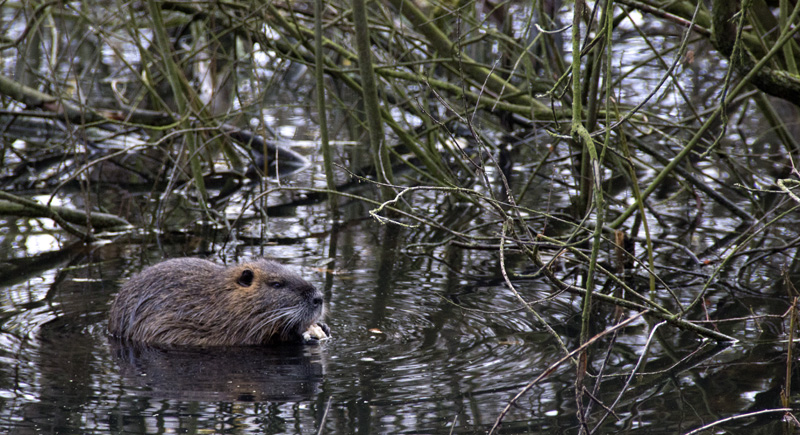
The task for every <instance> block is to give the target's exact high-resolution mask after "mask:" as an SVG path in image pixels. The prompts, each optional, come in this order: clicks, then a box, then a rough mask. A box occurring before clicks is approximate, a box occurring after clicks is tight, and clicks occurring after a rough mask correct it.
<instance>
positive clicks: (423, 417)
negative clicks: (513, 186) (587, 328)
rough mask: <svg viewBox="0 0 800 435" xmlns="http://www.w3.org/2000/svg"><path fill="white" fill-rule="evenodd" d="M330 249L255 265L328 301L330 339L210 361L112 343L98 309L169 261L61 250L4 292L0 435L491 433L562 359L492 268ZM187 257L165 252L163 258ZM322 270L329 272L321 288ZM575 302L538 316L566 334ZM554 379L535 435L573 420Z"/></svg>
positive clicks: (352, 243)
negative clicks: (306, 283) (527, 388)
mask: <svg viewBox="0 0 800 435" xmlns="http://www.w3.org/2000/svg"><path fill="white" fill-rule="evenodd" d="M331 237H332V238H335V239H337V243H338V249H339V250H340V252H342V253H343V254H342V255H339V256H337V258H336V259H335V263H334V264H330V263H329V264H325V263H324V262H320V261H319V258H318V257H316V258H315V257H314V256H313V254H314V253H317V252H318V253H323V252H324V251H325V249H326V248H324V247H323V246H321V245H319V244H315V243H314V242H313V241H310V240H307V241H306V244H304V245H295V246H273V247H266V248H264V254H265V255H268V256H271V257H275V258H278V259H280V260H281V261H283V262H285V263H287V264H290V265H292V266H293V267H295V268H296V269H297V270H299V271H301V272H302V273H303V275H305V276H306V277H308V279H309V280H310V281H312V282H313V283H314V284H315V285H317V286H318V287H320V288H324V289H325V292H326V294H327V296H328V299H329V302H328V307H329V315H328V323H329V324H330V326H331V328H332V330H333V339H332V340H330V341H327V342H324V343H322V344H320V345H307V346H294V345H290V346H277V347H270V348H245V349H232V350H230V349H229V350H216V351H201V350H194V351H192V350H185V351H181V350H155V349H133V348H128V347H124V346H122V345H121V344H119V343H117V342H115V341H114V340H110V339H109V338H108V337H107V336H106V330H105V328H106V313H107V309H108V303H109V302H110V300H111V298H112V297H113V295H114V294H115V292H116V291H117V289H118V287H119V285H120V283H121V282H123V281H124V280H125V279H127V278H128V277H130V276H131V275H132V274H133V273H134V272H136V271H137V270H139V269H141V268H142V267H143V266H144V265H145V263H148V264H149V263H151V262H155V261H158V260H159V259H161V258H163V257H164V256H165V254H164V253H162V252H160V251H158V250H155V249H149V250H143V249H142V248H141V247H139V246H136V245H126V244H123V243H121V242H114V243H110V244H107V245H103V246H97V247H90V248H84V247H75V248H74V249H70V248H69V247H65V249H64V251H65V252H64V253H63V256H62V258H57V259H54V260H53V262H52V263H50V264H49V267H50V268H49V269H46V270H43V271H41V272H38V271H37V272H34V273H33V274H32V275H34V276H29V277H28V278H23V279H22V280H21V281H20V282H16V283H14V282H8V283H5V285H6V290H5V291H4V292H3V294H4V300H3V305H2V308H3V323H2V324H3V331H2V335H0V340H2V343H3V346H2V360H1V361H2V364H0V370H2V379H3V380H4V381H3V384H2V390H1V391H2V410H1V411H0V416H1V417H2V420H1V421H0V427H2V428H3V429H4V430H8V431H10V432H13V433H42V432H44V433H82V432H87V431H88V432H114V433H118V432H123V433H141V432H157V433H169V432H173V431H178V432H183V431H189V432H195V431H198V432H204V431H207V432H213V433H217V432H220V433H239V432H261V431H266V432H270V433H280V432H313V431H315V430H317V428H318V427H319V425H320V424H323V425H324V427H325V428H327V429H328V430H330V431H333V432H340V433H346V432H351V431H371V432H384V433H395V432H403V431H422V432H440V431H448V430H449V428H451V427H452V426H453V425H454V424H455V425H456V426H457V427H459V428H461V430H470V428H478V427H480V426H483V425H486V424H488V423H491V422H492V421H493V419H494V418H496V416H497V413H498V411H499V409H500V408H499V406H500V405H502V404H503V402H504V401H505V400H507V399H508V398H509V397H510V396H511V395H513V394H515V393H516V392H517V391H518V390H519V388H520V387H521V386H522V385H524V383H525V382H526V381H527V380H528V377H530V376H535V375H536V374H538V373H540V372H541V369H542V368H543V367H545V366H546V365H547V364H549V363H551V362H552V361H554V360H555V359H556V358H557V357H558V348H557V346H556V344H555V343H553V341H552V339H551V338H550V337H548V336H547V335H546V334H544V333H542V332H541V331H539V330H538V329H539V328H536V327H535V326H534V323H535V321H534V320H532V319H531V318H529V316H528V315H526V314H525V313H524V312H523V311H520V310H519V308H518V302H517V301H516V299H515V298H514V296H513V295H512V294H511V293H510V292H509V291H508V290H506V289H504V288H503V286H502V285H501V284H500V283H499V282H498V281H497V277H495V276H493V275H492V274H493V272H492V271H491V269H493V267H492V260H491V256H490V255H485V256H479V257H477V258H473V259H469V261H473V262H475V263H476V266H477V267H479V268H482V269H484V270H485V271H486V273H487V275H486V277H485V279H477V278H475V277H470V276H462V275H459V274H457V273H455V272H451V271H448V269H447V268H445V267H443V264H442V263H440V262H436V261H433V260H432V259H430V258H427V257H413V256H406V255H399V254H396V253H395V251H397V250H400V248H399V247H397V246H395V245H396V244H397V243H399V240H400V239H402V238H403V234H402V233H399V232H395V231H387V230H385V229H383V228H378V227H377V226H376V225H374V224H373V223H372V222H369V221H365V222H363V223H361V224H356V225H352V226H350V227H347V228H344V229H342V230H341V231H340V232H338V233H337V234H335V235H331ZM388 239H391V240H388ZM26 241H27V242H29V241H31V238H29V237H24V236H18V238H17V242H18V243H20V244H22V243H25V242H26ZM320 241H326V240H324V239H321V240H320ZM356 243H357V244H356ZM181 249H185V247H183V246H172V247H170V250H169V252H168V253H167V254H166V255H167V256H175V255H180V251H181ZM260 250H261V248H256V247H253V248H250V249H248V250H247V251H246V252H241V255H242V256H250V255H260V254H261V252H259V251H260ZM387 257H389V258H387ZM481 257H484V258H481ZM17 260H23V259H22V258H20V259H17ZM24 260H26V261H29V260H33V259H28V258H26V259H24ZM9 262H10V263H11V264H14V263H15V261H14V259H9ZM30 263H32V264H36V263H35V262H34V261H30ZM481 263H483V264H481ZM317 264H322V267H320V266H318V265H317ZM21 267H26V266H21ZM42 267H48V266H42ZM331 267H333V269H331ZM325 271H331V272H334V273H333V274H331V275H329V276H328V278H329V279H330V281H327V282H326V276H325V274H324V272H325ZM19 275H20V276H23V277H25V276H26V272H25V271H20V274H19ZM5 276H6V277H8V276H9V275H5ZM522 289H523V290H524V291H526V292H529V294H533V293H535V292H537V291H542V292H547V291H549V290H548V289H537V288H536V286H533V285H529V286H523V287H522ZM545 295H546V294H544V293H543V296H545ZM560 305H563V306H560ZM569 305H570V303H569V302H566V303H565V302H564V301H560V302H553V303H551V304H550V306H548V307H547V308H546V309H544V310H543V312H545V313H546V315H548V316H554V317H562V318H564V320H565V321H568V320H569V316H570V314H569V313H570V312H572V311H573V307H570V306H569ZM497 312H500V313H504V314H501V315H497ZM564 369H567V371H570V369H569V368H568V366H565V367H564ZM559 378H560V372H558V371H557V372H556V373H554V374H553V375H552V376H551V381H548V382H546V383H545V384H544V385H543V386H544V389H542V390H540V391H537V392H534V394H533V397H531V398H529V399H528V400H535V401H536V402H538V405H537V406H536V407H535V408H536V410H537V414H539V413H541V417H540V418H541V419H542V420H541V424H543V425H544V426H545V427H546V426H551V425H553V424H557V423H558V422H559V421H562V420H563V422H564V424H566V425H569V424H570V423H569V422H570V421H571V420H573V416H572V413H573V411H572V410H569V409H564V408H563V405H564V404H563V403H562V401H561V399H560V396H561V395H562V394H567V395H569V394H570V393H569V391H570V385H569V382H570V381H569V377H567V378H566V379H564V381H563V382H565V383H563V384H562V383H561V382H556V383H555V384H551V383H550V382H552V381H553V380H557V379H559ZM526 408H527V407H526ZM530 412H531V410H530V409H526V410H525V411H524V412H519V411H518V412H515V413H512V414H511V417H512V418H509V421H513V417H514V416H515V415H516V416H519V417H520V418H524V419H526V420H528V419H530V418H531V415H530ZM323 415H325V418H324V422H323ZM321 422H322V423H321Z"/></svg>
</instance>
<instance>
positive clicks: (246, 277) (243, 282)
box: [236, 269, 253, 287]
mask: <svg viewBox="0 0 800 435" xmlns="http://www.w3.org/2000/svg"><path fill="white" fill-rule="evenodd" d="M236 283H237V284H239V285H240V286H242V287H250V284H252V283H253V271H252V270H250V269H245V270H243V271H242V274H241V275H239V279H237V280H236Z"/></svg>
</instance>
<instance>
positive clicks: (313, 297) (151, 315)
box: [108, 258, 330, 346]
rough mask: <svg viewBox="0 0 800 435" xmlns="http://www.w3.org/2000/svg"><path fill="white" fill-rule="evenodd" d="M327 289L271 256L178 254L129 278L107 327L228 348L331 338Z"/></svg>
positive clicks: (156, 340)
mask: <svg viewBox="0 0 800 435" xmlns="http://www.w3.org/2000/svg"><path fill="white" fill-rule="evenodd" d="M324 311H325V309H324V298H323V295H322V292H320V291H319V290H317V289H316V288H315V287H314V286H313V285H312V284H311V283H309V282H308V281H306V280H305V279H303V278H302V277H300V276H299V275H297V274H296V273H294V272H292V271H291V270H289V269H287V268H285V267H284V266H282V265H281V264H280V263H277V262H275V261H271V260H265V259H258V260H253V261H249V262H246V263H241V264H238V265H234V266H228V267H225V266H220V265H218V264H215V263H212V262H210V261H207V260H202V259H198V258H177V259H172V260H167V261H164V262H162V263H158V264H156V265H154V266H151V267H148V268H146V269H144V270H143V271H142V272H140V273H139V274H137V275H135V276H134V277H133V278H131V279H130V281H128V282H127V283H125V284H124V285H123V286H122V287H121V288H120V291H119V294H118V295H117V297H116V298H115V299H114V302H113V303H112V305H111V310H110V313H109V322H108V329H109V332H110V333H111V334H112V335H114V336H116V337H119V338H122V339H126V340H132V341H137V342H142V343H146V344H154V345H191V346H230V345H258V344H266V343H273V342H286V341H301V340H303V338H304V337H306V336H308V334H306V332H307V331H308V330H309V329H310V328H312V327H315V328H314V330H315V331H319V330H321V331H324V334H321V335H322V336H320V334H319V333H317V334H311V337H312V338H317V339H319V338H326V337H327V335H329V332H330V329H329V328H328V327H327V325H325V324H323V323H320V322H319V321H320V320H321V319H322V317H323V315H324Z"/></svg>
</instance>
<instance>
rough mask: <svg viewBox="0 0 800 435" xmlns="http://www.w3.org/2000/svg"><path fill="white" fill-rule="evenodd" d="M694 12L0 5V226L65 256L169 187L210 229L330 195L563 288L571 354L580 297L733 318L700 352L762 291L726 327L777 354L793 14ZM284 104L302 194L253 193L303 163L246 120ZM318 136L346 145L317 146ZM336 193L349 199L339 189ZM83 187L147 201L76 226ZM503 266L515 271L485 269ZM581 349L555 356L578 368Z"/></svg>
mask: <svg viewBox="0 0 800 435" xmlns="http://www.w3.org/2000/svg"><path fill="white" fill-rule="evenodd" d="M705 3H706V2H700V1H688V0H686V1H680V0H679V1H667V0H664V1H658V0H642V1H636V0H620V1H616V2H611V1H607V2H599V1H598V2H594V3H591V2H584V1H576V2H574V3H568V4H562V2H559V1H555V0H554V1H549V0H536V1H534V2H509V3H502V2H497V3H495V2H460V3H459V2H441V3H431V2H425V1H418V2H412V1H407V0H386V1H383V2H369V3H367V4H364V2H363V1H359V2H354V3H352V4H351V3H350V2H339V1H329V2H322V1H321V0H318V1H317V2H315V3H314V2H288V3H285V2H236V1H227V2H209V3H205V2H193V3H185V2H169V1H155V0H149V1H146V2H131V3H104V2H91V1H90V2H80V3H78V2H73V3H69V2H66V3H52V2H43V3H35V2H23V3H21V4H17V5H16V8H13V7H12V6H9V5H6V6H4V8H5V9H4V16H3V21H2V26H3V32H2V33H3V34H4V35H6V36H5V38H4V41H3V44H2V47H3V49H4V56H5V58H6V59H13V61H10V62H7V63H6V66H5V67H4V68H3V71H2V73H3V74H2V76H0V93H2V95H3V96H4V98H3V109H4V110H3V113H2V114H0V121H2V125H3V134H4V142H3V147H4V152H3V153H2V159H3V161H2V163H1V164H0V166H2V167H3V168H4V169H3V170H2V172H1V173H0V175H2V178H0V183H2V186H3V189H2V192H0V209H2V210H3V212H4V213H5V214H11V215H34V216H44V217H48V218H52V219H54V220H55V221H56V222H57V223H58V225H59V226H61V227H62V228H63V229H64V230H66V231H68V232H69V233H71V234H73V235H74V236H75V237H81V238H84V239H87V240H88V239H93V238H97V237H103V236H102V233H101V231H102V230H104V229H106V228H113V227H117V226H120V225H121V224H126V223H128V222H129V223H131V224H133V225H134V226H137V227H144V226H152V225H155V226H156V227H160V228H158V229H167V228H166V227H167V226H168V225H169V224H168V223H167V222H168V221H167V220H164V219H161V218H160V217H159V213H161V212H162V211H163V210H164V208H165V207H166V205H165V203H167V202H168V201H167V200H168V198H169V196H170V195H172V194H174V193H175V192H185V193H186V201H187V202H188V207H189V208H192V209H200V210H202V213H201V214H200V216H201V217H202V218H203V219H205V220H209V221H212V222H215V223H216V224H218V225H220V227H222V228H231V226H235V222H232V221H231V220H230V219H229V217H228V216H227V215H226V213H225V210H226V209H227V208H228V207H229V206H230V204H229V203H228V201H229V199H230V198H232V197H236V198H238V199H239V200H240V199H241V197H237V196H235V195H234V193H235V192H240V191H243V190H247V189H261V190H259V191H260V192H262V193H261V195H263V194H264V193H272V192H275V193H280V192H288V191H291V192H298V191H299V192H302V193H303V194H304V195H305V196H304V197H303V200H304V201H326V200H327V201H329V202H330V204H331V210H332V212H335V211H334V210H336V208H337V204H338V203H339V202H340V201H341V200H342V199H343V198H347V199H348V200H352V199H355V200H357V201H360V202H364V203H367V204H369V208H370V209H371V212H370V213H371V215H372V216H373V217H374V218H375V219H377V220H378V221H380V222H382V223H386V224H388V225H401V226H405V227H411V226H418V227H419V228H431V229H435V230H436V232H437V235H438V236H437V237H439V240H435V241H433V242H434V243H429V244H427V245H424V246H423V245H420V246H422V248H421V249H431V250H435V249H437V248H438V247H440V246H444V245H450V246H457V247H459V248H460V249H466V250H477V249H480V250H487V249H488V250H494V251H496V252H497V253H498V256H499V258H500V264H501V268H502V274H503V277H504V279H505V281H506V283H507V285H508V287H509V288H510V289H512V290H513V291H515V292H516V290H515V284H514V282H515V280H517V279H535V278H537V277H539V278H544V279H547V280H549V282H551V283H552V284H553V285H554V287H555V288H557V289H559V290H566V291H570V292H574V293H577V294H580V295H582V297H583V301H584V304H583V310H582V315H583V322H582V330H581V342H582V343H584V344H589V343H592V340H593V339H592V336H593V335H594V334H595V333H597V332H598V328H596V327H594V326H593V325H594V319H593V315H594V314H595V313H596V310H595V309H594V308H593V307H594V306H595V305H594V303H595V302H597V301H600V302H603V303H604V305H603V306H606V307H617V308H619V310H617V311H616V312H615V313H616V314H615V316H616V317H615V320H616V321H620V319H622V318H626V319H627V320H624V321H622V323H619V324H618V326H617V327H614V328H609V329H606V331H605V334H610V333H612V332H615V331H617V328H621V326H624V325H625V324H626V323H625V322H629V321H632V320H634V319H636V316H637V314H636V313H646V314H644V315H645V316H646V317H647V318H649V319H656V320H660V321H665V322H667V323H668V324H669V325H670V326H671V327H673V328H676V329H678V330H681V331H687V332H690V333H692V334H697V336H700V337H704V338H708V339H712V340H715V341H718V342H728V341H732V340H734V339H742V338H743V330H744V328H745V325H747V320H741V321H740V322H738V324H739V326H740V328H739V329H737V328H723V330H724V331H726V332H725V333H723V332H721V331H720V328H717V327H715V326H714V325H709V323H708V322H706V321H707V320H722V319H723V318H724V313H718V314H719V317H716V318H714V319H712V318H710V317H709V316H710V314H709V312H708V303H709V301H713V300H715V298H717V297H719V296H718V295H719V294H721V293H720V292H724V291H726V290H725V289H730V288H733V289H737V290H745V291H749V292H752V293H755V294H759V293H760V292H761V291H762V290H763V288H764V287H765V284H764V279H763V277H764V276H765V275H767V276H768V275H769V274H772V275H771V276H773V277H777V276H778V274H779V273H782V274H783V276H784V277H785V278H786V280H785V283H786V284H787V285H785V286H781V288H780V289H779V290H775V292H776V293H777V294H779V295H781V298H783V299H784V305H783V308H784V309H783V311H782V312H781V313H774V312H773V313H766V312H755V313H751V315H752V316H754V317H755V316H758V315H767V314H769V315H774V314H785V318H784V320H785V324H786V325H787V326H788V327H787V329H786V331H785V333H786V337H785V338H789V339H791V338H793V334H794V331H795V329H796V321H795V322H793V321H792V319H796V311H795V310H796V307H797V305H796V299H795V298H796V295H797V292H796V290H795V289H794V287H793V286H792V285H791V282H792V277H794V276H796V275H797V273H798V270H797V264H796V262H795V261H794V253H795V252H796V247H797V246H800V233H798V232H797V231H796V230H795V229H794V227H796V225H795V224H794V222H795V221H796V219H795V218H794V217H793V213H794V211H795V208H796V207H797V205H798V203H800V198H798V196H797V195H795V194H794V193H792V189H793V188H794V187H795V186H796V185H797V181H796V180H797V179H798V173H797V171H796V170H795V168H794V165H793V163H792V162H793V157H794V158H796V157H797V151H798V149H799V148H798V143H797V140H796V139H795V138H796V136H797V126H796V125H795V122H794V120H795V119H796V118H797V107H796V106H797V105H798V104H800V74H798V66H797V62H798V61H797V59H798V54H800V46H799V45H798V40H800V39H799V38H798V37H797V35H796V33H797V29H800V26H798V23H800V18H798V12H800V7H798V6H797V5H800V4H797V5H795V6H792V4H791V2H788V1H780V2H764V1H753V2H744V3H747V5H748V8H747V9H744V10H743V9H742V7H741V5H740V2H736V1H724V0H714V1H712V2H711V6H712V7H711V9H708V8H707V7H706V5H705ZM772 3H775V4H774V5H773V4H772ZM576 53H580V56H576V55H575V54H576ZM76 60H80V61H76ZM306 68H307V69H306ZM301 74H305V77H304V78H298V76H299V75H301ZM310 77H314V78H315V80H310ZM305 79H308V80H307V81H305V82H304V81H303V80H305ZM286 87H293V88H294V89H297V90H299V91H300V92H301V93H302V92H304V91H308V92H307V93H306V95H307V98H308V99H307V100H305V101H303V103H304V104H308V103H310V102H312V101H313V102H314V104H315V105H316V106H313V107H316V110H312V109H308V107H311V106H310V105H309V106H308V107H306V108H307V109H308V112H307V113H309V122H310V123H313V124H314V125H316V126H318V128H319V132H320V133H319V139H320V141H319V155H320V156H322V157H320V158H318V159H317V158H315V159H313V160H315V161H321V162H322V163H321V165H320V166H321V167H322V168H324V169H323V171H324V173H325V174H324V175H325V177H326V183H325V184H324V185H322V184H320V183H311V182H309V183H305V184H304V183H294V184H291V183H290V184H285V183H284V184H282V183H276V182H275V181H274V180H271V178H270V177H273V176H275V175H277V176H278V177H279V178H281V179H284V178H285V176H286V174H288V173H290V172H293V171H295V170H297V169H302V168H303V167H304V165H305V160H304V158H303V157H302V156H300V155H297V154H296V153H293V152H292V151H291V150H289V149H287V147H286V146H285V144H281V143H280V141H278V140H277V138H276V137H275V134H274V132H272V130H271V126H270V124H269V122H268V120H265V119H264V116H263V115H264V112H263V111H262V109H263V107H262V106H263V105H264V104H265V101H269V100H270V99H271V98H272V97H273V96H274V95H275V94H279V93H280V90H282V89H284V88H286ZM322 88H324V89H325V92H321V90H322ZM323 109H324V110H323ZM334 113H335V114H336V116H337V117H338V118H337V120H336V126H337V127H336V129H334V130H333V131H331V128H330V125H329V121H328V119H329V118H331V117H333V116H334V115H333V114H334ZM342 118H344V119H342ZM329 131H330V133H329ZM329 136H330V137H331V139H330V140H333V139H337V140H341V139H347V140H354V141H359V142H362V143H364V144H366V146H367V147H369V148H368V149H369V150H370V151H369V152H368V153H364V152H363V149H364V148H358V149H357V150H353V151H351V150H348V149H346V148H336V149H333V150H332V147H335V145H331V144H329V143H328V142H329ZM362 179H368V180H371V181H372V182H373V184H368V186H370V187H373V188H374V189H370V188H369V187H366V188H365V187H364V185H363V184H362V185H361V187H360V188H357V189H354V182H353V180H362ZM247 180H254V181H247ZM104 183H115V184H118V185H123V186H125V187H126V188H127V189H129V190H130V191H144V192H147V193H148V194H149V195H148V197H149V198H150V199H152V200H154V201H155V205H152V204H150V205H139V206H138V207H140V208H141V214H138V215H137V214H135V213H131V212H130V211H129V210H128V211H123V210H122V208H120V209H116V210H115V209H113V208H109V207H105V208H104V210H102V211H104V212H106V213H100V211H101V210H100V209H98V208H97V206H98V205H103V204H102V200H101V199H99V198H94V197H92V196H91V192H94V189H93V187H92V186H95V185H97V184H104ZM68 186H75V188H74V189H71V190H70V189H68V188H67V187H68ZM64 192H67V194H66V195H65V194H64ZM418 195H423V196H425V197H426V198H427V199H432V200H434V202H436V203H440V204H450V205H452V208H453V210H458V213H461V214H464V215H468V216H480V219H479V223H475V222H474V221H471V220H468V219H467V220H464V219H452V215H450V214H448V213H442V212H441V209H438V208H433V209H430V208H428V206H422V205H419V204H415V202H414V198H415V197H416V196H418ZM33 196H37V197H39V198H41V197H42V196H45V197H49V198H50V202H49V203H43V202H40V201H34V200H33V199H32V197H33ZM256 196H257V197H258V195H256ZM55 198H59V200H58V201H57V202H63V203H64V204H63V207H56V205H57V204H55V203H54V200H55ZM76 198H78V199H76ZM284 199H286V201H292V198H291V197H287V198H284ZM244 208H245V210H244V211H243V212H242V213H246V212H249V211H253V210H256V209H258V210H259V211H260V212H265V210H263V209H260V208H259V203H258V202H257V201H246V202H245V207H244ZM464 210H466V212H464ZM709 210H711V212H709ZM266 212H267V213H268V210H266ZM715 226H718V227H720V228H722V229H723V230H724V234H717V233H715V232H714V229H715ZM696 239H702V240H701V241H700V242H698V243H696ZM429 242H430V241H429ZM426 247H427V248H426ZM507 255H515V256H522V257H523V258H527V260H528V262H527V265H526V266H525V267H521V268H519V270H513V269H511V270H508V269H507V268H506V267H505V258H506V256H507ZM676 265H679V266H677V267H676ZM680 265H683V266H680ZM509 269H510V268H509ZM524 272H527V273H529V274H528V275H524V274H523V273H524ZM720 282H722V283H723V284H719V283H720ZM517 294H518V296H519V298H520V303H521V304H522V305H524V306H525V307H526V308H527V309H528V310H530V311H531V313H533V314H534V315H536V312H535V308H534V306H533V305H531V304H530V302H531V301H530V300H528V299H527V298H526V297H525V296H524V295H520V294H519V293H517ZM626 312H627V313H628V314H627V315H626V314H625V313H626ZM754 317H753V318H754ZM699 320H702V321H703V322H698V321H699ZM790 325H791V326H790ZM543 326H544V327H548V325H546V324H544V325H543ZM595 338H597V337H595ZM586 348H588V346H583V347H580V348H579V349H574V350H569V349H565V353H566V354H568V355H569V356H575V357H576V358H577V359H578V362H579V363H578V364H577V367H578V368H579V372H580V370H583V369H585V368H586V358H588V357H587V354H586V353H585V349H586ZM565 358H566V357H565ZM787 361H791V352H789V358H788V359H787ZM590 364H591V363H590ZM578 379H579V383H578V385H581V383H582V379H583V377H582V376H581V375H579V377H578ZM787 382H788V379H787ZM598 384H599V383H598ZM787 388H789V386H788V384H787ZM579 396H580V395H579Z"/></svg>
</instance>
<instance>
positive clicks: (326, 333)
mask: <svg viewBox="0 0 800 435" xmlns="http://www.w3.org/2000/svg"><path fill="white" fill-rule="evenodd" d="M329 338H331V328H329V327H328V325H326V324H325V323H314V324H313V325H311V326H309V327H308V329H307V330H306V332H304V333H303V341H305V342H309V341H320V340H327V339H329Z"/></svg>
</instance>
